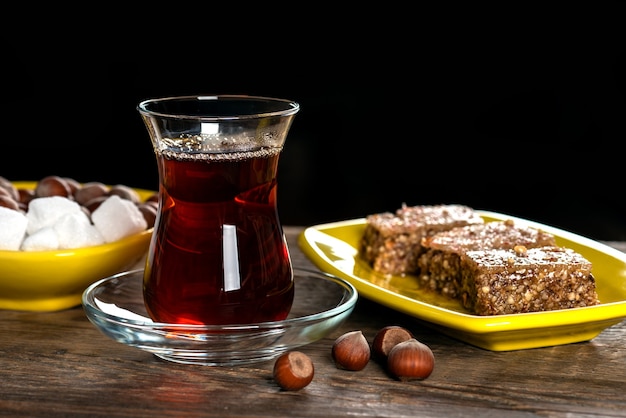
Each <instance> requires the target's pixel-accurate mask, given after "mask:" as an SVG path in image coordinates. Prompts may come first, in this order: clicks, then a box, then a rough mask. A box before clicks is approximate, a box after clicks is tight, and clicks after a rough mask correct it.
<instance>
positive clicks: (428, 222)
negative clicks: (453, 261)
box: [360, 204, 484, 275]
mask: <svg viewBox="0 0 626 418" xmlns="http://www.w3.org/2000/svg"><path fill="white" fill-rule="evenodd" d="M482 223H484V220H483V219H482V218H481V217H480V215H478V214H477V213H476V212H475V211H474V209H472V208H470V207H468V206H464V205H454V204H450V205H445V204H442V205H423V206H407V205H404V204H403V205H402V207H401V208H400V209H398V210H397V211H396V212H395V213H391V212H385V213H379V214H374V215H369V216H367V217H366V226H365V231H364V233H363V237H362V239H361V244H360V253H361V256H362V257H363V259H364V260H366V261H367V262H368V263H370V265H371V266H372V269H373V270H374V271H377V272H379V273H384V274H395V275H403V274H407V273H415V272H416V271H417V268H418V265H417V260H418V258H419V256H420V255H421V253H422V252H423V251H424V250H423V247H422V245H421V241H422V238H425V237H428V236H431V235H433V234H435V233H437V232H441V231H446V230H449V229H451V228H454V227H458V226H465V225H472V224H482Z"/></svg>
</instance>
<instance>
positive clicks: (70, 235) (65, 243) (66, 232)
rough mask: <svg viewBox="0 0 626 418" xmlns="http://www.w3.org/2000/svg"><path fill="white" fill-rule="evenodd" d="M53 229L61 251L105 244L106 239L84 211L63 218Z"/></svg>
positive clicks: (68, 214)
mask: <svg viewBox="0 0 626 418" xmlns="http://www.w3.org/2000/svg"><path fill="white" fill-rule="evenodd" d="M53 229H54V232H56V234H57V237H58V239H59V249H66V248H81V247H89V246H92V245H100V244H104V237H103V236H102V234H101V233H100V231H98V229H97V228H96V227H95V226H94V225H92V224H91V221H90V220H89V216H87V214H86V213H85V212H82V211H81V212H77V213H67V214H65V215H63V216H61V217H60V218H59V219H58V220H57V221H56V222H55V223H54V226H53Z"/></svg>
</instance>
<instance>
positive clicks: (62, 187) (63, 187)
mask: <svg viewBox="0 0 626 418" xmlns="http://www.w3.org/2000/svg"><path fill="white" fill-rule="evenodd" d="M35 196H37V197H49V196H62V197H67V198H68V199H73V198H74V197H73V194H72V189H71V188H70V186H69V184H67V181H66V180H65V179H63V178H62V177H59V176H47V177H44V178H42V179H41V180H39V181H38V182H37V184H36V185H35Z"/></svg>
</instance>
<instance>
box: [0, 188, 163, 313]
mask: <svg viewBox="0 0 626 418" xmlns="http://www.w3.org/2000/svg"><path fill="white" fill-rule="evenodd" d="M156 209H157V199H156V192H154V191H149V190H143V189H135V188H130V187H127V186H124V185H115V186H109V185H104V184H101V183H98V182H91V183H82V184H81V183H78V182H76V181H74V180H73V179H71V178H64V177H58V176H48V177H45V178H43V179H41V180H38V181H17V182H11V181H8V180H7V179H6V178H4V177H0V309H5V310H19V311H37V312H52V311H59V310H63V309H69V308H72V307H75V306H79V305H80V304H81V296H82V293H83V291H84V290H85V289H86V288H87V287H88V286H89V285H90V284H92V283H93V282H95V281H97V280H99V279H102V278H104V277H108V276H111V275H112V274H116V273H120V272H122V271H126V270H129V269H132V268H136V266H138V265H141V263H142V261H143V259H144V257H145V255H146V253H147V251H148V246H149V244H150V239H151V236H152V227H153V224H154V217H155V216H156Z"/></svg>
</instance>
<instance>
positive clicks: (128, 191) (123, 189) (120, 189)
mask: <svg viewBox="0 0 626 418" xmlns="http://www.w3.org/2000/svg"><path fill="white" fill-rule="evenodd" d="M113 195H117V196H119V197H121V198H122V199H126V200H130V201H131V202H133V203H135V204H138V203H139V202H140V201H141V198H140V197H139V193H137V191H136V190H135V189H133V188H131V187H128V186H126V185H124V184H116V185H115V186H111V189H110V190H109V196H113Z"/></svg>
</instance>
